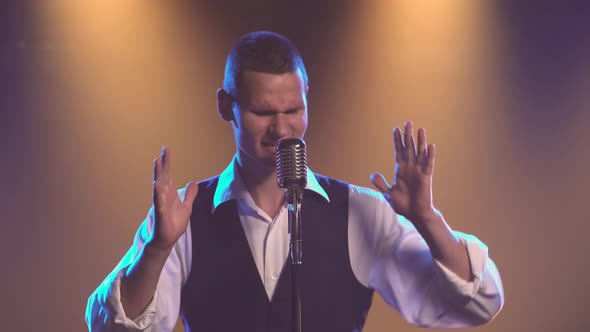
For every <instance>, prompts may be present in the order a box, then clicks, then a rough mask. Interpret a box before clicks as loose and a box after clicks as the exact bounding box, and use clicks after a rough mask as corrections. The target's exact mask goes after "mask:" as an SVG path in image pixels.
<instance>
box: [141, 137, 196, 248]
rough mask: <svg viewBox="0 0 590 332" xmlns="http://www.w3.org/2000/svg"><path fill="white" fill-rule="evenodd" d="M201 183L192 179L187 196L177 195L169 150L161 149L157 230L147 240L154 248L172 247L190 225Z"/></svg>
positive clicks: (156, 164) (156, 189)
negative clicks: (181, 197)
mask: <svg viewBox="0 0 590 332" xmlns="http://www.w3.org/2000/svg"><path fill="white" fill-rule="evenodd" d="M197 192H198V186H197V184H196V183H194V182H190V183H189V184H188V186H187V188H186V192H185V195H184V198H183V199H182V200H181V199H180V198H179V197H178V192H177V191H176V186H175V185H174V182H173V181H172V167H171V160H170V150H169V149H168V148H166V147H164V148H162V155H161V156H160V157H159V158H156V160H154V189H153V201H154V216H155V220H154V231H153V234H152V237H151V238H150V239H149V241H148V243H150V245H151V246H152V247H154V248H158V249H162V250H169V249H170V248H172V246H174V244H175V243H176V241H177V240H178V239H179V238H180V236H181V235H182V234H183V233H184V232H185V230H186V227H187V226H188V220H189V218H190V215H191V212H192V209H193V201H194V200H195V197H196V196H197Z"/></svg>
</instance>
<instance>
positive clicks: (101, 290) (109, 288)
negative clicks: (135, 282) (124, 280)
mask: <svg viewBox="0 0 590 332" xmlns="http://www.w3.org/2000/svg"><path fill="white" fill-rule="evenodd" d="M179 193H180V192H179ZM153 215H154V211H153V207H152V209H150V211H149V213H148V215H147V217H146V219H145V220H144V221H143V223H142V224H141V226H140V228H139V229H138V231H137V233H136V234H135V238H134V241H133V245H132V246H131V248H130V249H129V250H128V251H127V253H126V254H125V256H124V257H123V258H122V259H121V261H120V262H119V264H117V266H116V267H115V269H114V270H113V271H112V272H111V273H110V274H109V275H108V276H107V277H106V279H105V280H104V281H103V282H102V283H101V284H100V285H99V286H98V288H97V289H96V290H95V291H94V293H93V294H92V295H91V296H90V297H89V299H88V304H87V307H86V323H87V324H88V329H89V331H92V332H94V331H101V332H103V331H104V332H109V331H118V332H119V331H145V332H156V331H158V332H159V331H172V330H173V329H174V326H175V325H176V322H177V320H178V316H179V311H180V293H181V288H182V285H184V284H185V283H186V280H187V278H188V274H189V273H190V271H189V269H190V266H191V265H190V259H191V243H190V241H191V236H190V235H191V234H190V224H189V227H187V230H186V232H185V233H184V234H183V235H182V236H181V237H180V239H179V240H178V241H177V242H176V244H175V246H174V248H173V249H172V251H171V252H170V256H169V257H168V259H167V261H166V263H165V265H164V268H163V270H162V273H161V274H160V279H159V280H158V285H157V287H156V291H155V293H154V296H153V298H152V300H151V302H150V303H149V305H148V306H147V307H146V309H145V310H144V312H143V313H142V314H140V315H139V316H138V317H136V318H135V319H133V320H132V319H130V318H129V317H127V316H126V315H125V310H124V308H123V305H122V304H121V293H120V284H121V277H122V276H124V274H125V273H126V271H127V269H128V268H129V266H131V265H132V264H133V262H134V261H135V260H136V259H137V258H138V257H139V254H140V253H141V251H142V249H143V247H144V244H145V242H146V241H147V240H148V239H149V238H150V236H151V234H152V229H153V222H154V218H153Z"/></svg>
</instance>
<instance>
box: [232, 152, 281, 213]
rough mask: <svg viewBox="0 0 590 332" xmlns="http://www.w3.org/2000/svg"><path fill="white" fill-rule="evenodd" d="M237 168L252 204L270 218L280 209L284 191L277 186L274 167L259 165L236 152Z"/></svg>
mask: <svg viewBox="0 0 590 332" xmlns="http://www.w3.org/2000/svg"><path fill="white" fill-rule="evenodd" d="M237 166H238V167H237V168H238V172H240V176H241V177H242V180H243V181H244V184H245V185H246V188H247V189H248V192H249V193H250V196H252V199H253V200H254V203H256V205H257V206H258V207H259V208H261V209H262V210H263V211H264V212H265V213H266V214H268V215H269V216H270V217H273V216H274V215H275V214H276V213H277V212H278V211H279V209H280V208H281V206H282V204H283V201H284V197H285V194H284V191H283V189H281V188H280V187H279V185H278V184H277V170H276V166H274V165H268V164H264V163H261V162H260V161H256V160H252V159H251V158H248V157H247V156H245V155H244V154H243V153H242V152H241V151H238V156H237Z"/></svg>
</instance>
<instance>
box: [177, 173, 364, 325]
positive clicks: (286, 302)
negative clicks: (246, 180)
mask: <svg viewBox="0 0 590 332" xmlns="http://www.w3.org/2000/svg"><path fill="white" fill-rule="evenodd" d="M316 178H317V179H318V181H319V183H320V185H321V186H322V187H323V188H324V190H325V191H326V192H327V194H328V197H330V202H329V203H328V202H327V201H325V199H324V198H323V197H321V196H320V195H318V194H317V193H315V192H313V191H310V190H306V191H305V193H304V197H303V203H302V208H301V214H302V217H301V218H302V222H303V267H302V272H301V283H302V286H301V287H302V295H301V297H302V310H303V311H302V328H303V331H305V332H316V331H317V332H323V331H329V332H340V331H341V332H345V331H346V332H351V331H360V330H361V329H362V327H363V325H364V323H365V319H366V317H367V312H368V310H369V307H370V305H371V298H372V295H373V291H372V290H370V289H367V288H366V287H364V286H363V285H361V284H360V283H359V282H358V280H357V279H356V277H355V276H354V274H353V272H352V268H351V265H350V257H349V252H348V185H347V184H345V183H342V182H339V181H336V180H332V179H329V178H326V177H323V176H319V175H316ZM217 181H218V177H216V178H213V179H210V180H207V181H203V182H201V183H199V194H198V196H197V199H196V200H195V203H194V206H193V212H192V215H191V221H190V227H191V231H192V257H193V259H192V267H191V273H190V276H189V278H188V281H187V283H186V285H185V286H184V288H183V289H182V297H181V299H182V302H181V312H182V317H183V320H184V324H185V328H186V330H187V331H192V332H200V331H205V332H214V331H220V332H231V331H244V332H265V331H269V332H270V331H272V332H291V310H290V308H291V287H290V286H291V279H290V273H289V272H288V271H289V270H290V269H289V266H288V264H290V263H289V259H287V261H286V264H285V266H284V267H283V270H282V273H281V276H280V278H279V280H278V283H277V286H276V289H275V291H274V294H273V298H272V301H269V299H268V296H267V294H266V291H265V288H264V285H263V283H262V280H261V278H260V274H259V273H258V269H257V268H256V263H255V262H254V258H253V257H252V253H251V250H250V247H249V245H248V240H247V238H246V235H245V233H244V230H243V228H242V224H241V222H240V219H239V215H238V209H237V205H236V202H235V200H229V201H227V202H225V203H222V204H220V205H219V206H218V207H217V209H216V210H215V212H214V213H213V214H212V213H211V210H212V206H213V195H214V193H215V188H216V187H217Z"/></svg>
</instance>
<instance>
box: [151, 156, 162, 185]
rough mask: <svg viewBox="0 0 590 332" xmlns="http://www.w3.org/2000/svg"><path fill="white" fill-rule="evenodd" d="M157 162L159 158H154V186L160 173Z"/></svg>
mask: <svg viewBox="0 0 590 332" xmlns="http://www.w3.org/2000/svg"><path fill="white" fill-rule="evenodd" d="M159 160H160V158H156V159H154V179H153V180H154V184H155V183H156V181H157V180H158V176H159V175H160V173H161V166H162V165H161V164H159Z"/></svg>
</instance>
